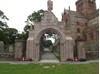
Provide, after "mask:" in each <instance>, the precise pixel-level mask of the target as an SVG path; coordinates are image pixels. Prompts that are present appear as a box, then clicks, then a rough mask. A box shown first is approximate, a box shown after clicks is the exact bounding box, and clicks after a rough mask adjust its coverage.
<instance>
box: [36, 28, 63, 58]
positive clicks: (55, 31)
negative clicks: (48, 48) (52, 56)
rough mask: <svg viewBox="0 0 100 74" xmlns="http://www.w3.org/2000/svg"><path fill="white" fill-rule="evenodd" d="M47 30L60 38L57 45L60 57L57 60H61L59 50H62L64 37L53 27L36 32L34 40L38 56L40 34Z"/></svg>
mask: <svg viewBox="0 0 100 74" xmlns="http://www.w3.org/2000/svg"><path fill="white" fill-rule="evenodd" d="M47 31H50V32H54V33H56V34H57V35H58V36H59V40H60V46H59V47H60V49H59V51H60V52H59V53H60V59H59V60H61V52H62V49H63V47H62V44H63V43H64V41H65V39H64V37H63V35H62V34H61V33H60V32H59V31H58V30H57V29H55V28H45V29H43V30H41V31H40V32H39V33H38V34H37V36H36V39H35V41H36V43H37V46H36V49H37V50H38V51H39V52H38V56H40V39H41V36H42V35H43V34H44V33H46V32H47Z"/></svg>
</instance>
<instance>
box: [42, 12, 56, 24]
mask: <svg viewBox="0 0 100 74" xmlns="http://www.w3.org/2000/svg"><path fill="white" fill-rule="evenodd" d="M41 22H42V23H45V22H58V19H57V18H56V16H55V15H54V14H53V12H50V11H47V12H46V13H45V14H44V17H43V19H42V20H41Z"/></svg>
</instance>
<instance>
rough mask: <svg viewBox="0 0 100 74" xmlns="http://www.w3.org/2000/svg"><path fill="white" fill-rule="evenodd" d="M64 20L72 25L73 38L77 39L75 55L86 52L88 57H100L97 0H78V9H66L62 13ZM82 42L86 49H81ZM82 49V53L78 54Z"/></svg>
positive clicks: (68, 24) (67, 24)
mask: <svg viewBox="0 0 100 74" xmlns="http://www.w3.org/2000/svg"><path fill="white" fill-rule="evenodd" d="M62 21H64V22H65V23H66V26H70V29H71V34H72V38H73V39H74V41H75V48H74V50H75V52H74V53H75V55H74V56H75V57H78V56H80V55H82V53H83V52H84V53H86V55H85V56H84V57H86V59H98V58H99V9H96V1H95V0H78V1H77V2H76V11H72V10H70V7H69V10H66V9H64V12H63V14H62ZM80 44H81V45H82V47H83V48H84V49H85V51H83V52H82V50H80ZM80 51H81V54H78V53H79V52H80Z"/></svg>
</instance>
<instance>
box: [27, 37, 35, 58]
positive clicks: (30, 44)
mask: <svg viewBox="0 0 100 74" xmlns="http://www.w3.org/2000/svg"><path fill="white" fill-rule="evenodd" d="M26 59H27V60H28V59H32V60H33V59H34V58H33V38H32V40H27V46H26Z"/></svg>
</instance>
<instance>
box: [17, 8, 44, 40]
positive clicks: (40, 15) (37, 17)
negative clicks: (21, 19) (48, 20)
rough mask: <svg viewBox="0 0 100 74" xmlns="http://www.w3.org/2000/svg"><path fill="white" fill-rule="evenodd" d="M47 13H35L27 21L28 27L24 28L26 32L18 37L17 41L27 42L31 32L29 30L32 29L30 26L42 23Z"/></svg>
mask: <svg viewBox="0 0 100 74" xmlns="http://www.w3.org/2000/svg"><path fill="white" fill-rule="evenodd" d="M45 12H46V11H44V10H42V9H41V10H38V11H37V12H35V11H34V12H33V13H32V14H31V15H29V16H28V18H27V20H26V21H25V22H26V25H25V27H24V31H23V32H22V33H21V34H18V35H17V39H23V40H27V38H28V32H29V29H30V24H33V23H34V22H40V21H41V19H42V18H43V16H44V13H45ZM33 27H34V26H33Z"/></svg>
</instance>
